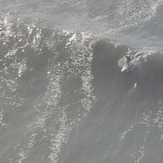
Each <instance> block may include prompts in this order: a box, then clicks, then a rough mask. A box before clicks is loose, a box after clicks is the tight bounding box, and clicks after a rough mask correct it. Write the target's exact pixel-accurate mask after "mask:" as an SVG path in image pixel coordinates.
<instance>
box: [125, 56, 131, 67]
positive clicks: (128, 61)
mask: <svg viewBox="0 0 163 163" xmlns="http://www.w3.org/2000/svg"><path fill="white" fill-rule="evenodd" d="M125 57H126V62H127V64H128V65H129V64H130V61H131V57H130V56H129V55H126V56H125Z"/></svg>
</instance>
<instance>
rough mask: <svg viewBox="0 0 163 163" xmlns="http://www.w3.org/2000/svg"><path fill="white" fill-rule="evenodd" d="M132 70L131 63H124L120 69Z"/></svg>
mask: <svg viewBox="0 0 163 163" xmlns="http://www.w3.org/2000/svg"><path fill="white" fill-rule="evenodd" d="M132 70H133V66H132V64H125V65H124V66H123V67H122V69H121V72H125V71H126V72H129V71H132Z"/></svg>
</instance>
